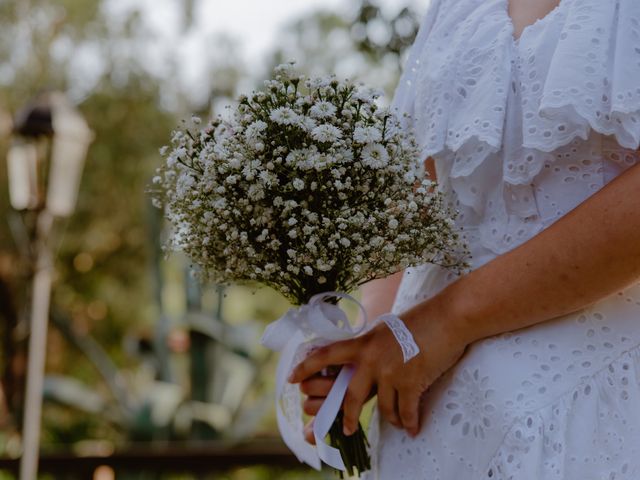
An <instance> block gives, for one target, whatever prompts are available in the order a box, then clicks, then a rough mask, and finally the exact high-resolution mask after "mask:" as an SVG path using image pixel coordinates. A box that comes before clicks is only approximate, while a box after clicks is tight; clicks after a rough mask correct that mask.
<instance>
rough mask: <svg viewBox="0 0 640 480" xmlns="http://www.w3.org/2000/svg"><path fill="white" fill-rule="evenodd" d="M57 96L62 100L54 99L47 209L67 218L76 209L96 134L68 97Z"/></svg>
mask: <svg viewBox="0 0 640 480" xmlns="http://www.w3.org/2000/svg"><path fill="white" fill-rule="evenodd" d="M58 95H60V97H54V98H53V99H52V103H53V115H52V122H53V144H52V146H51V166H50V170H49V188H48V191H47V209H48V210H49V211H50V212H51V213H52V214H53V215H56V216H60V217H68V216H69V215H71V213H72V212H73V210H74V208H75V205H76V199H77V197H78V189H79V187H80V176H81V175H82V169H83V166H84V161H85V158H86V156H87V150H88V149H89V145H90V144H91V141H92V140H93V132H92V131H91V130H90V129H89V126H88V125H87V122H86V121H85V120H84V118H83V117H82V116H81V115H80V112H78V110H76V109H75V108H73V107H72V106H71V105H70V104H69V102H68V101H67V100H66V98H65V97H62V95H61V94H58Z"/></svg>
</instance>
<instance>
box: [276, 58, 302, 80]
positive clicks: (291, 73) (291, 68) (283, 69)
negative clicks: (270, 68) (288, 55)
mask: <svg viewBox="0 0 640 480" xmlns="http://www.w3.org/2000/svg"><path fill="white" fill-rule="evenodd" d="M274 72H275V74H276V76H280V77H282V78H283V79H285V80H291V79H293V78H296V75H297V74H296V70H295V63H293V62H289V63H281V64H280V65H278V66H277V67H276V68H275V69H274Z"/></svg>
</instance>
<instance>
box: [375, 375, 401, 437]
mask: <svg viewBox="0 0 640 480" xmlns="http://www.w3.org/2000/svg"><path fill="white" fill-rule="evenodd" d="M378 411H379V412H380V415H382V417H383V418H385V419H386V420H387V421H388V422H389V423H390V424H391V425H393V426H394V427H398V428H402V422H401V421H400V416H399V415H398V396H397V394H396V389H395V388H393V387H392V386H391V385H388V384H386V385H383V384H380V385H378Z"/></svg>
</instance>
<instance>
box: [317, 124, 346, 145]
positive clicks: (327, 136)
mask: <svg viewBox="0 0 640 480" xmlns="http://www.w3.org/2000/svg"><path fill="white" fill-rule="evenodd" d="M311 137H313V139H314V140H315V141H317V142H335V141H336V140H339V139H341V138H342V132H341V131H340V129H339V128H338V127H335V126H333V125H331V124H329V123H324V124H322V125H319V126H317V127H316V128H314V129H313V130H312V131H311Z"/></svg>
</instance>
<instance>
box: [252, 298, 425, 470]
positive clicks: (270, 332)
mask: <svg viewBox="0 0 640 480" xmlns="http://www.w3.org/2000/svg"><path fill="white" fill-rule="evenodd" d="M327 298H343V299H347V300H349V301H352V302H354V303H356V304H357V305H358V307H359V308H360V310H361V312H362V319H363V321H362V322H361V323H360V324H359V325H356V326H352V325H351V323H350V322H349V320H348V318H347V316H346V314H345V312H344V311H343V310H342V309H341V308H340V307H339V306H337V305H333V304H331V303H327V302H326V301H325V300H326V299H327ZM380 321H383V322H385V323H386V324H387V325H388V326H389V328H390V329H391V331H392V333H393V334H394V336H395V338H396V339H397V340H398V343H399V344H400V346H401V348H402V353H403V358H404V361H405V362H407V361H408V360H410V359H411V358H412V357H413V356H415V355H417V354H418V353H419V348H418V346H417V345H416V343H415V341H414V340H413V337H412V336H411V333H410V332H409V330H407V328H406V327H405V326H404V323H403V322H402V320H400V319H399V318H398V317H397V316H395V315H393V314H386V315H383V316H381V317H378V318H377V319H375V320H374V321H372V322H368V321H367V315H366V312H365V311H364V308H363V307H362V305H361V304H360V303H359V302H358V301H357V300H356V299H355V298H353V297H352V296H350V295H347V294H345V293H340V292H326V293H321V294H318V295H315V296H313V297H312V298H311V300H310V301H309V303H308V304H306V305H302V306H300V307H299V308H292V309H290V310H289V311H288V312H287V313H286V314H285V315H283V316H282V317H281V318H279V319H278V320H276V321H275V322H273V323H271V324H270V325H268V326H267V329H266V330H265V332H264V335H263V337H262V340H261V343H262V344H263V345H264V346H266V347H267V348H270V349H271V350H275V351H279V352H281V356H280V360H279V362H278V367H277V371H276V414H277V421H278V428H279V430H280V433H281V435H282V438H283V440H284V442H285V444H286V445H287V446H288V447H289V448H290V449H291V451H292V452H293V453H294V454H295V455H296V457H297V458H298V460H300V461H301V462H305V463H307V464H308V465H310V466H312V467H313V468H315V469H316V470H320V469H321V465H322V462H324V463H326V464H327V465H330V466H331V467H333V468H335V469H337V470H340V471H345V470H346V468H345V465H344V462H343V460H342V457H341V454H340V451H339V450H338V449H337V448H334V447H332V446H330V445H328V444H326V443H325V441H324V439H325V437H326V435H327V433H328V432H329V430H330V428H331V425H332V424H333V422H334V421H335V419H336V417H337V415H338V412H339V411H340V408H341V406H342V400H343V399H344V396H345V394H346V391H347V387H348V385H349V381H350V380H351V377H352V376H353V374H354V371H355V370H354V367H353V366H351V365H345V366H343V367H342V369H341V370H340V373H339V374H338V376H337V378H336V380H335V382H334V384H333V387H332V388H331V391H330V392H329V394H328V396H327V398H326V400H325V401H324V403H323V404H322V407H321V408H320V410H319V412H318V414H317V416H316V418H315V420H314V425H313V433H314V437H315V441H316V445H315V446H313V445H311V444H309V443H307V442H306V441H305V439H304V433H303V428H304V424H303V418H302V407H301V395H300V391H299V388H298V386H297V385H293V384H290V383H289V382H288V381H287V378H288V376H289V374H290V373H291V371H292V370H293V368H294V367H295V366H296V365H297V364H298V363H299V362H300V361H302V360H303V359H304V358H305V357H306V355H307V354H308V353H309V351H310V350H311V349H312V348H314V347H319V346H323V345H327V344H329V343H333V342H336V341H340V340H347V339H350V338H355V337H357V336H359V335H363V334H365V333H367V332H368V331H370V330H371V329H372V328H373V327H375V326H376V325H377V324H378V323H379V322H380Z"/></svg>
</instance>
